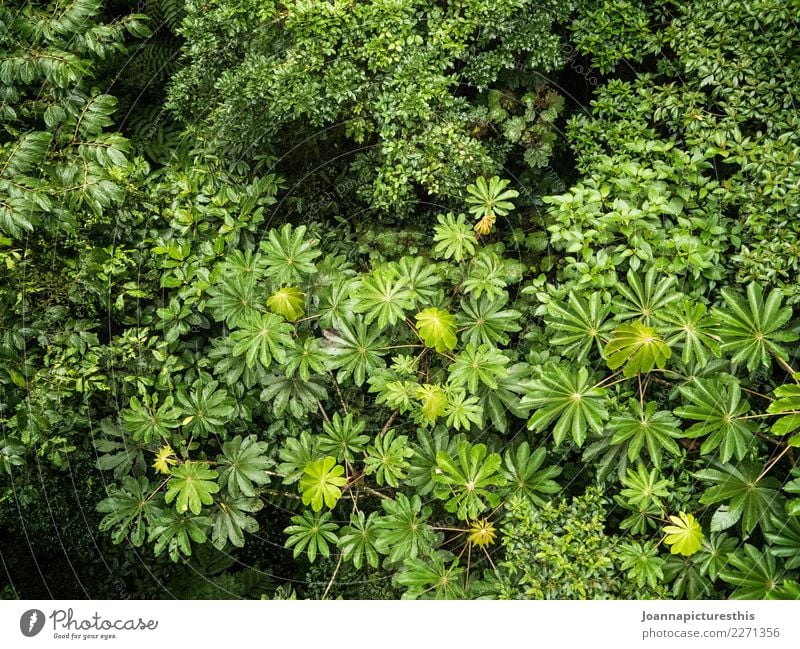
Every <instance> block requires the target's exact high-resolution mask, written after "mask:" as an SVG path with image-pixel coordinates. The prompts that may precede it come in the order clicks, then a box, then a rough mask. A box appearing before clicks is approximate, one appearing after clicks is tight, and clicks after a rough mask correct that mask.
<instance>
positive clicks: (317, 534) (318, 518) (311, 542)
mask: <svg viewBox="0 0 800 649" xmlns="http://www.w3.org/2000/svg"><path fill="white" fill-rule="evenodd" d="M292 523H293V525H290V526H289V527H287V528H286V529H285V530H283V531H284V533H285V534H288V535H289V538H288V539H286V547H287V548H292V547H293V548H294V551H293V553H292V555H293V556H294V558H295V559H296V558H297V557H299V556H300V555H301V554H302V553H303V551H305V553H306V556H307V557H308V560H309V561H310V562H311V563H314V560H315V559H316V558H317V554H320V555H322V556H323V557H329V556H330V555H331V550H330V546H331V545H332V546H334V547H336V545H337V544H338V542H339V538H338V537H337V536H336V532H337V531H338V530H339V526H338V525H337V524H336V523H334V522H332V521H331V513H330V512H322V513H320V512H317V513H313V514H312V513H311V512H309V511H304V512H303V514H302V516H292Z"/></svg>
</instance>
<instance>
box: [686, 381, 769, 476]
mask: <svg viewBox="0 0 800 649" xmlns="http://www.w3.org/2000/svg"><path fill="white" fill-rule="evenodd" d="M679 389H680V392H681V394H682V395H683V396H684V397H685V398H686V399H687V400H688V401H690V402H691V405H685V406H681V407H680V408H676V409H675V411H674V412H675V414H676V415H678V416H679V417H682V418H683V419H691V420H694V421H697V422H698V423H696V424H694V425H693V426H692V427H691V428H689V430H687V431H685V432H684V433H683V436H684V437H688V438H697V437H703V436H705V435H708V438H707V439H706V440H705V441H704V442H703V444H702V446H701V447H700V452H701V453H702V454H703V455H707V454H708V453H711V452H712V451H713V450H715V449H717V448H719V455H720V459H721V460H722V461H723V462H727V461H728V460H730V459H731V458H732V457H735V458H736V459H737V460H741V459H743V458H744V457H745V455H746V454H747V451H748V449H749V448H750V447H751V445H752V444H753V443H754V442H755V436H754V434H753V430H754V429H755V425H754V424H753V423H752V420H749V419H741V417H742V416H743V415H744V414H745V413H747V412H748V411H749V410H750V404H749V403H748V402H747V401H742V400H741V397H742V391H741V388H740V387H739V381H737V380H736V378H735V377H733V376H730V375H726V374H723V375H719V376H718V377H715V378H713V379H694V380H693V381H692V383H691V384H690V385H686V386H681V387H680V388H679Z"/></svg>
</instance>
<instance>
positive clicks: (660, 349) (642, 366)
mask: <svg viewBox="0 0 800 649" xmlns="http://www.w3.org/2000/svg"><path fill="white" fill-rule="evenodd" d="M603 353H604V354H605V356H606V359H607V362H608V367H609V368H611V369H612V370H616V369H617V368H619V367H622V366H623V365H624V366H625V367H624V368H623V374H624V376H626V377H631V376H634V375H635V374H638V373H640V372H645V373H646V372H649V371H651V370H652V369H653V368H654V367H658V368H663V367H664V366H665V364H666V362H667V359H668V358H669V357H670V356H672V350H671V349H670V348H669V346H668V345H667V344H666V343H665V342H664V340H663V339H662V338H661V337H660V336H659V335H658V333H657V332H656V330H655V329H654V328H652V327H646V326H645V325H644V324H642V323H641V322H634V323H632V324H623V325H620V326H619V327H617V329H615V330H614V333H612V334H611V339H610V340H609V341H608V343H606V346H605V349H604V350H603Z"/></svg>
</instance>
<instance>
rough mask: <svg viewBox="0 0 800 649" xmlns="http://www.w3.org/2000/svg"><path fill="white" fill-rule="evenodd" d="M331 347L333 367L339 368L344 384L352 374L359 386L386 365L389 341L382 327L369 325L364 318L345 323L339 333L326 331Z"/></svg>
mask: <svg viewBox="0 0 800 649" xmlns="http://www.w3.org/2000/svg"><path fill="white" fill-rule="evenodd" d="M325 337H326V338H327V339H328V342H329V346H327V347H326V348H325V350H326V351H327V352H328V354H329V359H328V364H329V367H330V369H333V370H338V372H337V373H336V378H337V380H338V381H339V382H340V383H341V382H342V381H344V380H345V379H346V378H347V377H349V376H352V377H353V382H354V383H355V384H356V385H359V386H360V385H363V384H364V379H365V378H366V377H367V375H370V374H372V373H373V372H375V371H376V370H379V369H381V368H383V367H385V366H386V363H385V361H384V360H383V358H382V352H383V351H384V347H385V342H384V340H383V339H382V338H381V330H380V328H379V327H368V326H367V325H366V323H365V322H364V321H363V320H361V321H359V322H356V323H355V324H353V325H346V324H342V325H341V327H340V329H339V331H338V332H332V331H325Z"/></svg>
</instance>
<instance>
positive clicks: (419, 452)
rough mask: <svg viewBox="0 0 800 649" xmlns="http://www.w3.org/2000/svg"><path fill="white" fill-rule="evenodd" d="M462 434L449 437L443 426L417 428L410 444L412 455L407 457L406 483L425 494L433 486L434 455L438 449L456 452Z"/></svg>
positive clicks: (435, 465)
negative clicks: (430, 428) (415, 435)
mask: <svg viewBox="0 0 800 649" xmlns="http://www.w3.org/2000/svg"><path fill="white" fill-rule="evenodd" d="M461 439H463V435H456V439H452V440H451V439H450V434H449V432H448V431H447V429H446V428H444V427H439V428H436V429H435V430H433V431H428V430H426V429H424V428H419V429H417V440H416V443H413V444H411V448H412V449H413V451H414V455H412V456H411V458H410V459H409V465H410V467H409V470H408V477H407V478H406V481H405V482H406V484H408V485H410V486H412V487H414V491H415V492H416V493H418V494H419V495H420V496H426V495H427V494H429V493H430V492H431V491H432V490H433V487H434V481H433V475H434V472H435V470H436V468H437V466H438V465H437V463H436V456H437V454H438V453H439V451H447V452H449V453H450V454H451V455H453V454H455V452H456V444H457V441H460V440H461Z"/></svg>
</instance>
